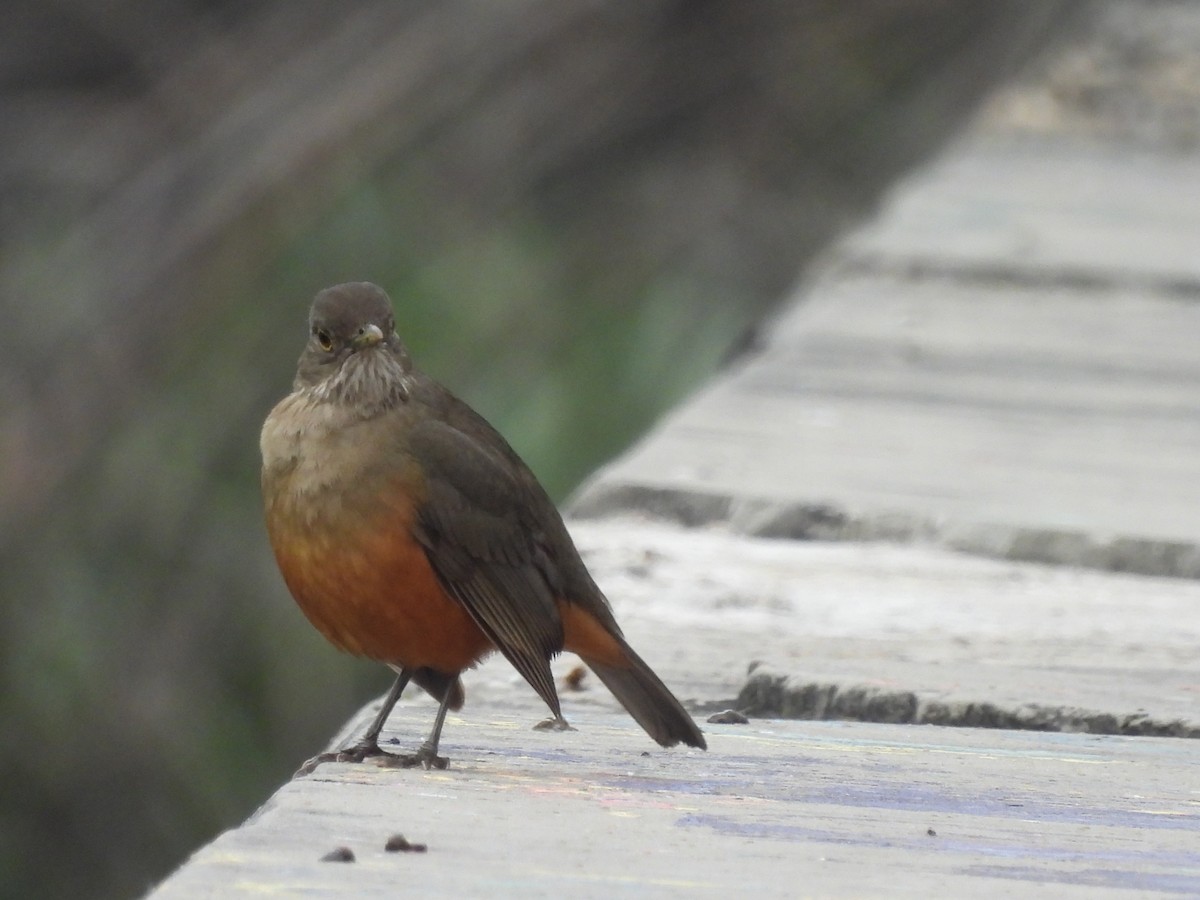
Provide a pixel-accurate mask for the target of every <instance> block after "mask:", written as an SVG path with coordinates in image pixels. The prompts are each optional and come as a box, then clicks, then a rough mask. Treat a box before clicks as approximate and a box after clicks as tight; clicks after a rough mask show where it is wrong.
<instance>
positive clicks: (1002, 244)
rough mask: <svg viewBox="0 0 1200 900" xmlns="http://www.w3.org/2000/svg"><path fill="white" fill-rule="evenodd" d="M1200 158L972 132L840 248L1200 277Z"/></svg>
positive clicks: (1005, 267) (1156, 279) (1004, 265)
mask: <svg viewBox="0 0 1200 900" xmlns="http://www.w3.org/2000/svg"><path fill="white" fill-rule="evenodd" d="M1197 197H1200V156H1197V155H1195V154H1194V153H1180V152H1177V151H1173V150H1169V149H1168V150H1166V151H1165V152H1164V151H1163V150H1162V149H1151V148H1133V147H1130V146H1128V145H1117V144H1105V143H1097V142H1095V141H1094V140H1087V139H1071V138H1067V137H1057V138H1055V139H1053V140H1046V139H1040V138H1036V137H1011V136H1009V137H1006V136H1000V135H995V134H991V135H987V136H980V135H977V134H971V135H968V136H967V137H966V138H965V139H963V140H962V141H960V142H959V143H958V144H956V145H954V146H952V147H950V148H947V151H946V152H945V153H944V154H943V155H942V156H941V157H939V158H938V159H937V160H934V161H933V162H932V163H931V164H930V165H928V166H926V167H925V168H924V169H923V170H922V171H920V172H918V173H916V174H914V175H913V176H912V177H911V178H909V179H906V180H905V181H904V182H903V183H901V184H900V185H898V186H897V188H896V189H895V190H894V191H893V192H892V194H891V197H890V199H889V201H888V202H887V203H886V204H885V206H884V209H883V210H882V214H881V215H880V216H878V217H877V218H876V219H875V220H874V221H873V222H872V223H871V224H869V225H868V226H867V227H866V228H864V229H863V230H861V231H860V232H858V233H857V234H855V235H852V236H850V237H849V238H848V239H847V240H846V241H845V242H844V243H843V244H842V246H841V248H840V249H841V251H842V252H845V253H847V254H848V255H851V256H856V257H859V258H861V259H871V260H875V261H876V262H879V263H885V262H887V261H893V262H894V261H903V264H904V265H905V266H909V267H912V266H930V267H934V268H958V269H971V268H974V269H980V270H984V271H988V272H998V273H1012V272H1023V273H1031V274H1032V273H1036V274H1039V275H1041V276H1043V277H1047V276H1050V277H1057V278H1072V277H1075V278H1079V279H1081V280H1082V281H1084V282H1085V283H1087V284H1094V283H1096V282H1097V281H1114V282H1152V283H1157V284H1164V285H1170V284H1178V285H1181V286H1187V287H1186V289H1188V290H1191V291H1192V292H1194V291H1195V286H1196V285H1197V283H1198V282H1200V256H1198V255H1197V253H1196V239H1197V236H1198V235H1200V205H1197V204H1196V202H1195V198H1197Z"/></svg>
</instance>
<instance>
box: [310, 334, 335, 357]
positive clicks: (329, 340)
mask: <svg viewBox="0 0 1200 900" xmlns="http://www.w3.org/2000/svg"><path fill="white" fill-rule="evenodd" d="M313 335H315V336H316V339H317V346H319V347H320V348H321V349H322V350H324V351H325V352H326V353H328V352H329V351H330V350H332V349H333V336H332V335H331V334H330V333H329V332H328V331H326V330H325V329H324V328H318V329H316V330H315V331H314V332H313Z"/></svg>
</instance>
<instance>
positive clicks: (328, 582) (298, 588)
mask: <svg viewBox="0 0 1200 900" xmlns="http://www.w3.org/2000/svg"><path fill="white" fill-rule="evenodd" d="M267 524H268V531H269V532H270V536H271V543H272V546H273V547H274V550H275V557H276V559H277V560H278V562H279V569H280V571H281V572H282V573H283V578H284V581H285V582H287V586H288V588H289V590H290V591H291V593H292V596H293V597H294V598H295V600H296V603H297V604H298V605H299V607H300V609H301V610H303V612H304V614H305V615H306V616H307V617H308V620H309V621H310V622H312V624H313V625H314V626H315V627H316V628H317V630H318V631H320V632H321V633H322V634H323V635H325V637H326V638H328V639H329V641H330V642H331V643H333V644H334V645H335V646H337V647H339V648H340V649H342V650H345V651H347V652H349V653H354V654H357V655H359V656H365V657H368V658H370V659H377V660H380V661H382V662H386V663H392V664H395V665H399V666H410V667H416V666H427V667H429V668H432V669H436V670H437V671H439V672H445V673H448V674H453V673H457V672H461V671H462V670H463V669H466V668H469V667H470V666H472V665H474V664H475V663H476V662H478V661H479V660H480V659H481V658H482V657H483V656H485V655H486V654H487V653H488V652H489V651H490V650H492V649H494V648H493V646H492V644H491V642H490V641H489V640H488V638H487V636H486V635H484V633H483V632H482V631H480V630H479V626H478V625H476V624H475V622H474V620H473V619H472V618H471V617H470V615H469V614H468V613H467V611H466V610H465V609H464V608H463V607H462V606H461V605H460V604H459V603H458V602H457V601H455V600H454V599H453V598H452V597H450V596H449V595H448V594H447V593H446V592H445V591H444V590H443V589H442V586H441V584H440V583H439V582H438V580H437V576H436V575H435V574H434V572H433V569H432V568H431V567H430V565H429V560H428V558H427V557H426V555H425V551H424V549H423V548H422V547H421V545H420V544H418V543H417V542H416V540H414V539H413V537H412V535H411V532H410V530H409V522H407V521H403V520H399V519H397V518H396V517H394V516H393V517H390V518H379V519H377V520H376V521H374V522H367V523H361V524H356V525H351V526H344V525H343V526H340V527H339V526H337V525H334V524H333V523H330V522H321V521H309V522H307V523H305V524H304V525H303V526H302V527H301V526H299V525H298V523H297V522H296V520H295V518H294V517H291V516H286V515H284V514H281V513H277V514H276V515H270V514H269V515H268V522H267Z"/></svg>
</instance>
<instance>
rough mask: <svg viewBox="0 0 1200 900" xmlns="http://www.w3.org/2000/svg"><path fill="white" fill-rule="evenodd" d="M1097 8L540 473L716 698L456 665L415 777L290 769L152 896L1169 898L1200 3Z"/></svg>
mask: <svg viewBox="0 0 1200 900" xmlns="http://www.w3.org/2000/svg"><path fill="white" fill-rule="evenodd" d="M1106 8H1110V9H1113V10H1116V11H1117V13H1118V14H1114V15H1113V16H1111V17H1110V18H1108V19H1106V20H1105V21H1106V22H1107V23H1108V24H1107V26H1106V27H1110V31H1109V32H1107V33H1104V32H1103V29H1101V32H1102V33H1101V35H1100V37H1099V38H1097V44H1096V46H1094V47H1092V48H1091V49H1090V50H1085V51H1080V52H1079V53H1076V54H1075V55H1071V54H1070V53H1068V54H1067V55H1066V57H1065V58H1064V59H1065V61H1063V62H1061V64H1060V65H1058V67H1057V68H1056V67H1055V65H1054V64H1051V65H1049V67H1048V69H1047V70H1046V72H1045V73H1043V80H1042V81H1040V82H1038V83H1036V84H1034V85H1032V86H1029V85H1027V86H1025V87H1023V88H1017V89H1015V94H1012V95H1009V96H1007V97H1005V98H1001V101H998V106H997V107H996V108H993V109H992V110H991V111H990V112H989V113H988V114H987V115H985V116H984V117H983V119H982V120H981V122H980V123H979V124H978V125H977V126H976V127H975V128H974V129H973V130H972V131H971V133H969V134H968V135H966V136H965V137H964V138H963V139H962V140H961V141H959V142H958V143H957V144H956V145H955V146H954V147H952V148H950V149H949V150H948V151H947V153H946V154H945V155H944V156H943V157H942V158H941V159H939V160H936V161H934V162H932V163H931V164H930V165H929V166H928V167H926V169H925V170H923V171H922V172H919V173H916V174H915V175H914V176H913V177H912V178H910V179H909V180H908V181H906V182H905V183H904V184H902V185H899V186H898V187H897V190H896V191H895V193H894V195H893V198H892V200H891V202H890V203H889V204H888V205H887V206H886V207H885V208H884V209H883V210H882V211H881V214H880V216H879V217H878V219H877V220H876V221H875V222H873V223H872V224H871V225H869V226H868V227H867V228H865V229H864V230H862V231H861V232H859V233H858V234H855V235H853V236H851V237H850V238H848V239H847V240H846V241H845V242H843V243H842V244H841V245H839V246H838V247H837V248H836V249H835V250H834V251H833V252H832V253H831V254H830V257H829V259H828V261H827V262H826V265H825V266H824V267H823V268H822V269H821V270H820V271H819V272H818V273H816V274H814V275H813V276H812V277H810V278H809V279H808V280H807V281H806V283H805V284H804V285H803V286H802V287H801V288H800V290H799V291H798V293H797V296H796V297H795V298H794V300H793V301H792V302H791V303H790V304H788V305H787V307H786V308H785V309H784V310H783V311H782V312H781V314H780V315H779V317H778V318H777V319H776V320H775V321H774V322H771V323H769V324H767V325H766V326H764V328H763V329H762V330H761V332H760V334H759V335H758V337H757V340H756V341H754V342H752V345H751V346H750V347H749V348H748V349H747V351H746V352H745V353H744V354H743V356H742V357H741V358H739V359H738V360H736V361H735V362H734V363H733V364H732V365H731V366H730V368H729V369H728V371H726V372H724V373H722V375H721V376H720V377H718V378H716V379H714V381H713V382H712V383H711V384H710V385H709V386H708V387H706V388H705V389H703V390H702V391H700V392H699V393H698V394H697V395H696V396H695V397H693V398H691V399H690V400H689V401H688V402H686V403H684V404H683V405H681V406H680V407H679V408H678V409H677V410H676V411H674V412H673V414H672V415H670V416H668V417H667V418H666V419H665V420H664V421H663V422H662V423H661V425H660V426H659V427H657V428H656V429H655V430H654V431H653V432H652V433H651V434H649V435H647V437H646V438H645V440H644V441H642V442H641V443H640V444H639V445H638V446H637V447H635V448H634V449H633V450H631V451H630V452H629V453H628V454H626V455H625V456H623V457H622V458H621V459H619V460H617V461H615V462H614V463H613V464H612V465H610V466H609V467H607V468H606V469H604V470H603V471H601V472H599V473H598V474H597V476H596V477H595V478H594V479H593V480H592V481H591V482H590V483H589V484H588V485H586V486H585V487H584V489H583V490H582V491H581V492H580V493H579V495H578V496H577V497H576V498H575V500H574V502H573V504H572V505H571V512H572V514H573V516H574V519H573V521H572V523H571V527H572V531H573V533H574V534H575V536H576V538H577V540H578V542H579V544H580V547H581V549H582V550H583V551H584V553H585V556H586V558H587V560H588V563H589V565H590V566H591V568H592V570H593V572H594V574H595V575H596V578H597V581H598V582H599V583H600V584H601V586H602V587H603V588H604V589H605V590H606V592H607V593H608V594H609V595H610V597H611V599H612V601H613V604H614V607H615V609H616V611H617V616H618V618H619V620H620V621H621V622H622V623H623V625H624V627H625V631H626V634H627V636H628V637H629V639H630V641H631V643H632V644H633V645H634V646H635V647H636V648H637V649H638V650H639V652H641V653H642V655H643V656H645V657H646V659H647V660H648V661H649V662H650V663H651V665H652V666H653V667H654V668H655V669H656V670H657V671H658V672H659V673H660V674H661V675H662V676H663V678H664V680H665V681H666V682H667V683H668V684H669V685H671V686H672V688H673V689H675V691H676V693H677V694H678V695H679V696H680V697H681V698H683V699H684V701H685V703H686V704H688V705H689V707H690V708H691V709H693V710H694V711H695V712H696V714H697V715H698V717H699V718H701V719H702V720H703V719H704V718H705V717H706V716H707V715H708V714H709V713H711V712H714V711H717V710H720V709H724V708H726V707H735V706H737V707H742V708H744V709H747V710H749V711H750V713H751V720H750V722H749V723H748V724H745V725H717V724H708V725H705V726H704V728H705V730H706V732H707V735H708V737H709V741H710V749H709V751H708V752H707V753H699V752H691V751H680V750H678V749H676V750H671V751H663V750H660V749H659V748H657V747H656V746H655V745H654V744H652V743H651V742H650V741H649V740H648V739H647V738H646V737H645V735H644V734H642V733H641V731H640V730H639V729H638V728H637V726H636V725H635V724H634V723H633V722H632V720H630V719H629V718H628V717H627V716H625V715H624V714H623V713H621V712H619V711H617V709H616V706H615V703H614V701H613V700H612V698H611V697H610V696H609V695H608V694H607V693H606V692H605V691H604V690H603V688H602V687H600V686H599V685H597V684H596V683H595V680H594V679H590V678H585V679H584V681H583V682H582V688H583V689H582V690H579V691H568V690H567V689H566V688H565V686H564V689H563V702H564V711H565V713H566V715H567V717H568V718H569V719H570V720H571V721H572V722H573V723H574V724H575V725H576V726H577V727H578V728H579V730H578V731H576V732H572V733H568V734H545V733H537V732H533V731H531V730H530V726H531V725H532V724H533V723H534V722H536V721H538V720H539V719H540V718H541V717H542V716H543V715H544V710H543V709H542V708H541V707H540V705H539V703H538V701H537V700H536V698H535V697H534V695H533V693H532V691H531V690H530V689H529V688H528V687H527V686H525V685H524V684H523V683H522V682H521V681H520V679H519V677H518V676H516V674H515V673H514V672H513V671H512V669H511V668H510V667H508V666H507V665H506V664H504V663H503V661H499V662H497V661H489V662H488V663H485V664H484V665H483V666H481V667H480V668H479V669H478V670H476V671H474V672H471V673H468V675H467V677H466V681H467V694H468V700H467V706H466V707H465V709H464V710H463V712H462V713H461V714H460V715H457V716H452V717H451V719H450V720H449V722H448V725H447V729H446V733H445V735H444V738H443V746H442V749H443V752H445V753H447V754H448V755H449V756H450V757H451V758H452V764H451V767H450V768H449V769H448V770H446V771H443V772H424V771H399V770H391V769H380V768H377V767H375V766H372V765H362V766H349V765H340V764H339V765H325V766H321V767H319V768H318V769H317V771H316V772H315V773H314V774H313V775H312V776H310V777H307V778H303V779H298V780H294V781H292V782H290V783H288V784H286V785H284V786H283V787H282V788H281V789H280V791H279V792H278V793H277V794H276V795H275V796H274V797H272V798H271V799H270V800H269V801H268V802H267V804H266V806H264V808H263V809H262V810H261V811H260V813H259V814H258V815H256V816H255V817H254V818H253V819H252V820H251V821H249V822H248V823H246V824H245V825H244V826H242V827H241V828H238V829H234V830H233V831H230V832H229V833H227V834H225V835H222V836H221V837H219V838H218V839H217V840H216V841H214V842H213V843H212V844H211V845H210V846H208V847H205V848H202V849H201V850H199V851H198V853H197V854H196V856H195V857H194V858H193V859H192V860H191V861H189V862H188V863H187V864H186V865H184V866H183V867H182V868H181V869H180V870H179V871H178V872H177V873H175V874H174V875H173V876H172V877H171V878H169V879H168V880H167V881H165V882H164V883H163V884H162V885H161V886H159V888H158V889H157V890H156V891H155V892H154V894H153V896H154V897H155V898H176V897H179V898H183V897H227V896H240V895H248V894H272V895H278V896H299V895H304V896H330V897H333V896H395V895H403V894H413V895H421V896H456V897H460V896H489V897H503V896H507V897H536V896H550V895H554V896H613V895H620V896H634V895H636V896H678V895H687V896H692V895H695V896H706V895H713V896H752V897H806V896H819V897H839V898H840V897H862V896H879V897H908V896H912V897H929V896H938V897H940V896H970V897H1008V896H1013V897H1016V896H1020V897H1025V896H1031V895H1040V896H1048V897H1075V896H1079V897H1110V896H1111V897H1145V896H1170V895H1175V896H1200V742H1197V741H1196V740H1194V739H1189V738H1195V737H1196V736H1198V735H1200V581H1197V580H1196V579H1197V577H1198V576H1200V204H1198V203H1197V198H1200V154H1198V153H1197V152H1196V147H1197V146H1200V129H1193V131H1196V132H1197V133H1196V134H1192V133H1191V132H1189V131H1188V129H1187V128H1186V127H1184V125H1186V123H1187V122H1189V121H1191V122H1195V121H1200V99H1198V98H1200V92H1197V91H1196V90H1195V85H1196V84H1197V83H1200V7H1197V6H1195V5H1194V4H1192V5H1190V6H1189V5H1188V4H1183V3H1172V2H1164V3H1160V4H1154V5H1152V6H1151V5H1142V4H1136V3H1113V4H1109V5H1107V7H1106ZM1193 38H1194V39H1193ZM1080 53H1081V54H1082V55H1080ZM1189 73H1191V74H1189ZM1193 75H1194V76H1195V77H1192V76H1193ZM1189 85H1190V87H1189ZM1188 104H1191V106H1188ZM1048 109H1049V110H1051V112H1052V113H1053V114H1052V115H1049V116H1048V117H1047V113H1046V110H1048ZM1113 110H1116V111H1117V112H1118V113H1119V114H1122V115H1127V116H1128V118H1129V121H1119V115H1118V116H1117V118H1114V117H1113V114H1112V111H1113ZM1186 110H1194V111H1195V112H1196V115H1195V116H1193V117H1192V118H1191V119H1188V118H1187V116H1186V115H1183V114H1182V113H1181V111H1186ZM1030 122H1034V123H1035V124H1034V125H1029V123H1030ZM1014 123H1018V124H1014ZM1019 123H1024V124H1019ZM1037 123H1040V124H1037ZM1180 123H1183V124H1182V125H1181V124H1180ZM1164 135H1165V136H1166V137H1163V136H1164ZM1189 135H1190V136H1189ZM573 665H574V660H572V659H562V660H559V661H558V662H557V663H556V669H555V671H556V674H557V675H558V676H560V677H561V676H565V674H566V673H567V672H568V670H569V669H570V668H571V667H572V666H573ZM369 714H370V710H369V709H366V710H363V711H362V712H360V714H359V715H358V716H357V717H356V718H355V719H353V720H352V721H351V722H349V723H348V724H347V727H346V730H345V731H344V732H343V734H341V735H339V736H338V737H337V738H336V740H335V742H334V743H335V744H337V745H340V744H341V743H343V742H346V741H348V740H350V739H351V736H352V735H353V734H354V733H355V732H356V730H359V729H361V728H362V727H363V725H364V724H365V722H366V719H367V718H368V716H369ZM432 714H433V709H432V706H431V704H430V703H429V701H428V700H427V699H423V698H409V699H405V700H404V701H403V702H402V704H401V706H400V708H399V709H398V710H397V712H396V713H395V714H394V715H393V717H392V720H391V722H390V723H389V727H388V730H387V732H386V733H387V734H390V735H395V736H396V737H397V739H398V740H399V741H400V742H401V743H402V744H404V745H406V746H409V747H411V746H414V745H415V744H417V743H418V742H419V741H420V740H421V739H422V738H423V736H424V733H425V731H426V729H427V728H428V725H429V722H430V720H431V717H432ZM767 715H787V716H795V717H797V719H795V720H786V719H774V720H772V719H769V718H763V716H767ZM826 717H849V718H860V719H873V720H882V721H821V719H823V718H826ZM929 722H939V723H956V724H959V725H972V726H992V727H958V728H947V727H940V726H938V725H931V724H918V723H929ZM995 726H1004V727H995ZM1018 728H1019V729H1028V730H1014V729H1018ZM1134 735H1136V736H1134ZM1146 735H1173V737H1154V736H1146ZM315 749H316V748H314V750H315ZM296 762H297V764H299V763H300V762H301V760H297V761H296ZM397 832H399V833H403V834H404V835H406V836H407V837H408V839H409V840H411V841H416V842H422V843H425V844H427V845H428V850H427V852H425V853H400V854H392V853H386V852H385V851H384V850H383V847H384V844H385V842H386V841H387V840H388V838H389V837H390V836H391V835H393V834H394V833H397ZM341 846H345V847H348V848H349V849H350V850H352V851H353V853H354V854H355V856H356V862H353V863H332V862H321V861H320V859H321V857H322V856H323V855H325V854H326V853H328V852H329V851H331V850H334V849H335V848H337V847H341Z"/></svg>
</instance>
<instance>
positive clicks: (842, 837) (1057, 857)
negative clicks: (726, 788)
mask: <svg viewBox="0 0 1200 900" xmlns="http://www.w3.org/2000/svg"><path fill="white" fill-rule="evenodd" d="M675 824H676V825H679V826H682V827H685V828H688V827H690V828H708V829H711V830H712V831H715V832H717V833H718V834H722V835H728V836H731V837H742V838H750V839H769V840H784V841H814V842H817V843H823V844H841V845H844V846H852V847H871V848H884V849H894V850H906V851H909V852H918V851H919V852H922V853H928V852H929V851H930V850H931V849H934V850H936V851H937V852H948V853H963V854H974V855H977V856H990V857H995V858H1001V859H1005V858H1009V859H1032V860H1045V861H1047V862H1057V863H1118V864H1122V863H1123V864H1128V865H1143V866H1144V865H1155V866H1160V867H1161V866H1172V867H1175V868H1182V869H1196V870H1197V871H1198V872H1200V852H1196V853H1189V852H1184V851H1164V850H1143V851H1136V850H1078V849H1069V850H1068V849H1064V848H1058V847H1054V846H1050V845H1047V844H1046V843H1045V840H1046V838H1045V836H1044V835H1043V836H1039V841H1041V842H1040V843H1038V844H1037V845H1028V844H1002V843H997V842H993V841H983V840H961V839H959V840H948V839H946V838H945V837H938V838H936V839H931V838H929V837H927V836H925V835H921V836H920V837H916V836H914V837H911V838H905V837H880V836H876V835H858V834H851V833H845V832H835V831H830V830H828V829H822V828H811V827H808V826H805V825H789V824H783V823H771V822H744V821H739V820H737V819H734V818H732V817H730V816H720V815H712V814H707V813H690V814H688V815H685V816H681V817H680V818H679V819H677V820H676V823H675ZM999 869H1000V870H1002V871H1017V870H1015V869H1014V870H1008V869H1003V867H999ZM1028 871H1029V872H1037V871H1041V870H1037V869H1032V868H1031V869H1028ZM1095 871H1107V870H1095ZM1067 874H1070V873H1067ZM1135 874H1136V873H1135ZM1014 877H1015V876H1014ZM1189 877H1191V876H1189ZM1194 877H1196V878H1198V879H1200V875H1197V876H1194ZM1197 883H1198V884H1200V882H1197ZM1197 894H1198V895H1200V892H1197Z"/></svg>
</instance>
